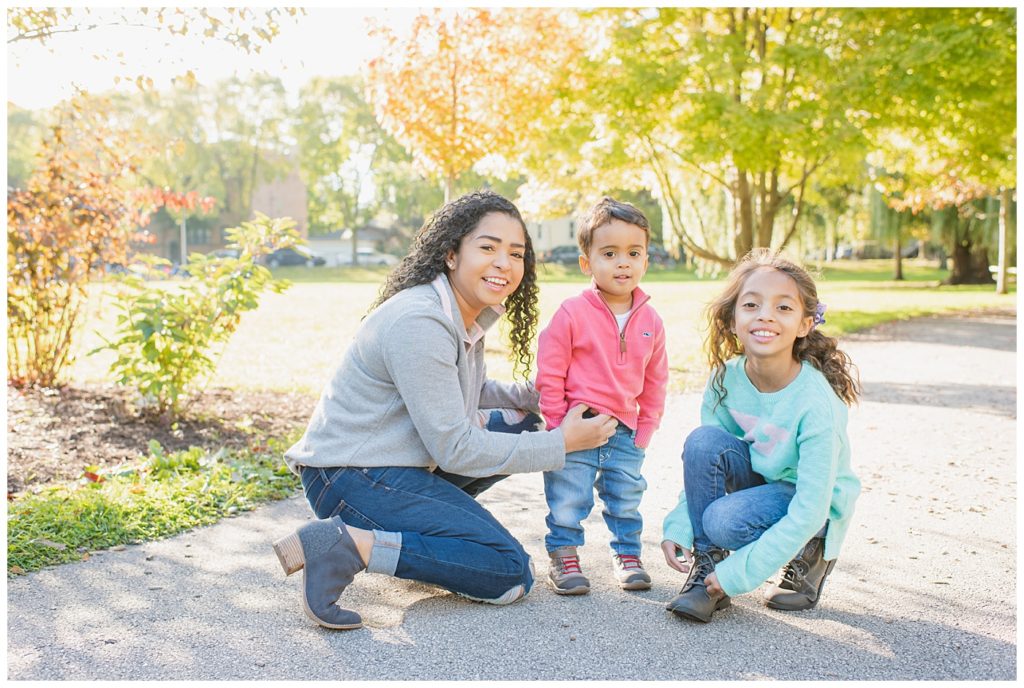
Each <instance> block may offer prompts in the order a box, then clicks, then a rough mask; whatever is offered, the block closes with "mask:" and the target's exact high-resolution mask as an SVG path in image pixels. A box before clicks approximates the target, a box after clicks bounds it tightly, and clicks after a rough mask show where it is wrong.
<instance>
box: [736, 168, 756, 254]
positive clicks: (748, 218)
mask: <svg viewBox="0 0 1024 688" xmlns="http://www.w3.org/2000/svg"><path fill="white" fill-rule="evenodd" d="M751 194H752V192H751V189H750V181H749V180H748V179H747V172H746V170H737V173H736V197H737V200H738V201H739V205H740V214H739V221H740V226H739V227H737V230H738V231H737V232H736V241H735V247H736V260H739V259H741V258H742V257H743V256H745V255H747V253H749V252H750V249H752V248H753V247H754V207H753V203H754V199H753V198H751Z"/></svg>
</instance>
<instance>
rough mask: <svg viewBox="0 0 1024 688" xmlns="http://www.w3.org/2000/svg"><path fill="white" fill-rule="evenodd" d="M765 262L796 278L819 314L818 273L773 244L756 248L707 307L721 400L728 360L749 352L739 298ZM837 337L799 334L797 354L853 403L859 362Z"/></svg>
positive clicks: (810, 308)
mask: <svg viewBox="0 0 1024 688" xmlns="http://www.w3.org/2000/svg"><path fill="white" fill-rule="evenodd" d="M761 268H772V269H774V270H778V271H779V272H782V273H784V274H786V275H789V276H790V277H791V278H792V279H793V281H794V282H796V287H797V291H798V292H799V294H800V300H801V302H802V303H803V307H804V308H803V311H804V312H803V315H804V317H813V316H814V313H815V309H816V308H817V306H818V289H817V287H816V286H815V284H814V279H813V278H812V277H811V275H810V274H809V273H808V272H807V270H805V269H804V268H802V267H800V266H799V265H797V264H796V263H794V262H793V261H791V260H788V259H787V258H785V257H783V256H782V255H780V254H779V253H778V252H776V251H772V250H770V249H765V248H761V249H754V250H753V251H751V252H750V253H748V254H747V255H746V256H744V257H743V259H742V260H741V261H740V262H739V263H737V264H736V267H734V268H733V269H732V272H731V273H729V278H728V281H727V283H726V285H725V291H723V292H722V294H721V295H720V296H719V297H718V298H717V299H715V300H714V301H712V302H711V303H710V304H709V305H708V307H707V311H706V313H707V318H708V336H707V339H706V340H705V352H706V353H707V359H708V363H709V364H710V366H711V370H712V371H713V378H712V382H711V387H712V389H713V390H714V391H715V394H716V395H717V397H718V403H719V404H721V403H722V401H724V400H725V395H726V389H725V383H724V381H725V362H726V361H728V360H729V359H731V358H735V357H736V356H739V355H740V354H742V353H743V346H742V345H741V344H740V340H739V337H737V336H736V334H735V333H734V332H733V331H732V326H733V321H734V318H735V315H736V301H737V300H738V299H739V296H740V293H741V290H742V288H743V283H744V282H745V281H746V280H747V277H749V276H750V275H751V273H753V272H755V271H756V270H760V269H761ZM838 344H839V341H838V340H837V339H836V338H835V337H829V336H828V335H826V334H823V333H822V332H821V331H819V330H818V328H816V327H815V328H813V329H812V330H811V331H810V332H808V333H807V336H806V337H798V338H797V340H796V342H794V343H793V358H794V359H795V360H797V361H809V362H810V363H811V365H813V366H814V367H815V368H817V369H818V370H820V371H821V373H822V374H823V375H824V376H825V379H826V380H828V383H829V385H831V386H832V389H833V391H835V393H836V396H838V397H839V398H840V399H842V400H843V402H844V403H845V404H847V405H848V406H849V405H850V404H853V403H854V402H856V401H857V397H858V396H859V395H860V393H861V388H860V380H859V376H858V374H857V367H856V366H855V365H853V361H851V360H850V357H849V356H848V355H847V354H846V353H845V352H843V351H841V350H840V349H839V348H838Z"/></svg>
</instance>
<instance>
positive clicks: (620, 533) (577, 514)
mask: <svg viewBox="0 0 1024 688" xmlns="http://www.w3.org/2000/svg"><path fill="white" fill-rule="evenodd" d="M634 434H635V433H634V432H633V431H632V430H630V429H629V428H628V427H627V426H626V425H624V424H622V423H619V425H618V427H617V428H616V429H615V434H614V435H612V437H611V438H610V439H609V440H608V443H607V444H605V445H604V446H603V447H597V448H595V449H587V450H585V451H577V452H570V453H568V454H566V455H565V467H564V468H562V469H561V470H557V471H545V473H544V496H545V497H546V498H547V502H548V515H547V518H546V519H545V522H546V523H547V526H548V534H547V535H546V536H545V537H544V545H545V547H546V548H547V550H548V552H552V551H554V550H556V549H558V548H559V547H579V546H581V545H583V525H582V521H583V520H584V519H586V518H587V516H589V515H590V511H591V509H593V508H594V489H595V488H596V489H597V494H598V495H599V496H600V497H601V501H602V502H604V510H603V511H602V512H601V515H602V516H604V522H605V523H606V524H607V526H608V530H610V531H611V534H612V539H611V548H612V551H613V552H615V553H616V554H632V555H635V556H640V531H642V530H643V526H644V522H643V519H642V518H641V517H640V511H639V507H640V498H641V497H643V495H644V490H645V489H647V481H646V480H644V478H643V476H642V475H640V468H641V466H643V462H644V450H643V449H640V448H639V447H637V446H636V444H634V443H633V436H634Z"/></svg>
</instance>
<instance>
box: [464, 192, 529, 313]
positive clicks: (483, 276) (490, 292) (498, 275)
mask: <svg viewBox="0 0 1024 688" xmlns="http://www.w3.org/2000/svg"><path fill="white" fill-rule="evenodd" d="M525 258H526V232H525V231H524V230H523V226H522V224H520V222H519V221H518V220H516V219H515V218H514V217H511V216H509V215H506V214H505V213H500V212H493V213H488V214H487V215H484V217H483V218H482V219H481V220H480V223H479V224H478V225H477V226H476V228H475V229H474V230H473V231H471V232H470V233H469V234H467V235H466V236H464V237H462V240H461V241H460V242H459V250H458V251H451V252H450V253H449V254H448V257H447V265H448V277H449V279H450V280H451V283H452V288H453V289H454V291H455V299H456V301H458V304H459V310H460V311H461V313H462V319H463V321H464V322H465V324H466V327H467V328H468V327H469V326H470V325H471V324H472V323H473V321H474V320H476V318H477V316H478V315H480V312H481V311H482V310H483V309H484V308H487V307H488V306H498V305H501V304H502V303H504V302H505V299H507V298H508V297H509V296H510V295H511V294H512V293H513V292H515V290H516V289H518V288H519V284H520V283H521V282H522V281H523V273H524V271H525V269H526V268H525V262H524V261H525Z"/></svg>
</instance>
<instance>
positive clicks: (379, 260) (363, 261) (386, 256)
mask: <svg viewBox="0 0 1024 688" xmlns="http://www.w3.org/2000/svg"><path fill="white" fill-rule="evenodd" d="M356 254H357V257H358V258H359V264H360V265H381V266H384V267H391V266H393V265H398V258H396V257H395V256H393V255H391V254H390V253H381V252H380V251H374V250H373V249H370V248H358V249H356ZM340 265H352V256H351V254H350V255H347V256H342V257H341V262H340Z"/></svg>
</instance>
